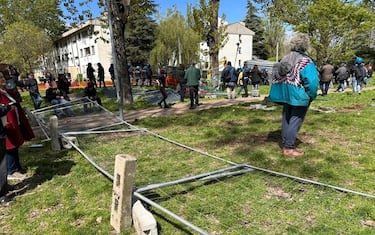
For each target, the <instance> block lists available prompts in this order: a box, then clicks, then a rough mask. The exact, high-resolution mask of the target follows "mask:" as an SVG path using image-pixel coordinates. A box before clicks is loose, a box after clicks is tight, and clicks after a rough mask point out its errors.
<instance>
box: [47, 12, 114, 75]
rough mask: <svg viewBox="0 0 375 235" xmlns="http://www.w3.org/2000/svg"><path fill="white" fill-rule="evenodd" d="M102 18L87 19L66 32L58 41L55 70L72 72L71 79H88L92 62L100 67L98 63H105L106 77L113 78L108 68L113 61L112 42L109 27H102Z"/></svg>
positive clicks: (66, 72) (94, 65)
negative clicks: (88, 70)
mask: <svg viewBox="0 0 375 235" xmlns="http://www.w3.org/2000/svg"><path fill="white" fill-rule="evenodd" d="M103 24H104V22H101V21H100V20H99V19H94V20H89V21H87V22H86V23H84V24H82V25H80V26H78V27H76V28H74V29H71V30H69V31H67V32H65V33H63V35H62V37H61V38H60V39H59V40H57V41H56V42H55V44H56V48H55V51H54V54H55V56H54V58H55V70H56V72H57V73H65V74H70V77H71V79H72V81H74V80H76V79H77V78H79V77H80V76H81V77H82V78H83V79H86V78H87V76H86V68H87V64H88V63H92V65H93V67H94V69H95V70H96V71H97V63H101V64H102V66H103V67H104V72H105V80H110V75H109V72H108V68H109V66H110V64H111V61H112V46H111V40H110V32H109V29H108V28H104V27H102V25H103Z"/></svg>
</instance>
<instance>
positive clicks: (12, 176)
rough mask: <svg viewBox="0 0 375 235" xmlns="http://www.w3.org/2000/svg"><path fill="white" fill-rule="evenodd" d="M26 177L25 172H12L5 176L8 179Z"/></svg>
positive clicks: (22, 178)
mask: <svg viewBox="0 0 375 235" xmlns="http://www.w3.org/2000/svg"><path fill="white" fill-rule="evenodd" d="M26 178H27V177H26V175H25V174H21V173H19V172H14V173H13V174H11V175H8V177H7V179H8V180H24V179H26Z"/></svg>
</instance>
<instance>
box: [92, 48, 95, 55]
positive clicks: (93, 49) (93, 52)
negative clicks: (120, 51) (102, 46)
mask: <svg viewBox="0 0 375 235" xmlns="http://www.w3.org/2000/svg"><path fill="white" fill-rule="evenodd" d="M91 54H93V55H95V47H94V46H91Z"/></svg>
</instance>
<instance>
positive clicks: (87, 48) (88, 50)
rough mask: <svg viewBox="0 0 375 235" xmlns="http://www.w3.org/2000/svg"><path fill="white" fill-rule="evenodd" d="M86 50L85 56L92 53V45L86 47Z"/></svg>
mask: <svg viewBox="0 0 375 235" xmlns="http://www.w3.org/2000/svg"><path fill="white" fill-rule="evenodd" d="M84 50H85V56H89V55H91V53H90V47H86V48H85V49H84Z"/></svg>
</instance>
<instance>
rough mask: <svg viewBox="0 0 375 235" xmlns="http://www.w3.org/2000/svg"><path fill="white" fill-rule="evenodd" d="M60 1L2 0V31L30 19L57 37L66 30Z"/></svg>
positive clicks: (0, 8) (0, 0) (0, 21)
mask: <svg viewBox="0 0 375 235" xmlns="http://www.w3.org/2000/svg"><path fill="white" fill-rule="evenodd" d="M59 3H60V1H58V0H48V1H45V0H17V1H14V0H0V12H1V18H0V32H3V31H4V30H5V28H6V26H7V25H10V24H12V23H14V22H18V21H30V22H32V23H33V24H34V25H35V26H37V27H39V28H41V29H43V30H44V31H45V32H46V33H47V34H48V36H49V37H50V38H51V39H56V38H57V37H59V36H60V35H61V33H62V32H63V31H64V30H65V22H64V21H63V18H62V16H63V12H62V11H61V9H60V5H59Z"/></svg>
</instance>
